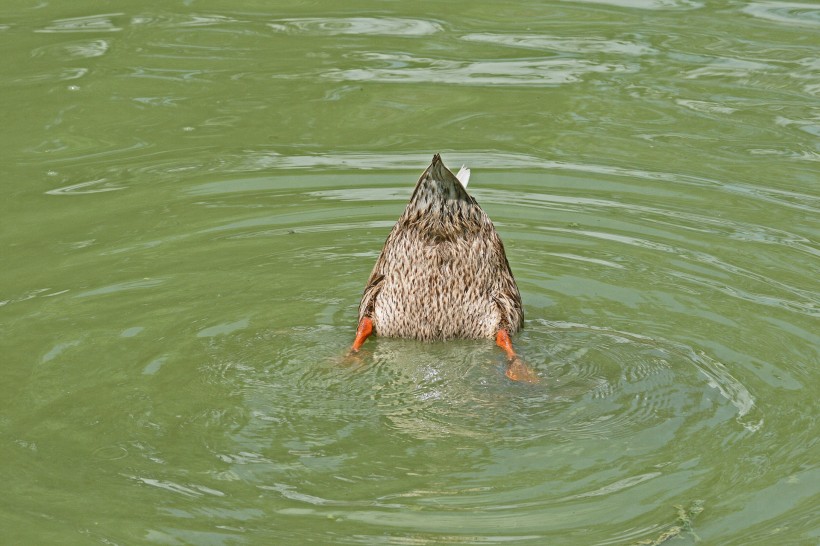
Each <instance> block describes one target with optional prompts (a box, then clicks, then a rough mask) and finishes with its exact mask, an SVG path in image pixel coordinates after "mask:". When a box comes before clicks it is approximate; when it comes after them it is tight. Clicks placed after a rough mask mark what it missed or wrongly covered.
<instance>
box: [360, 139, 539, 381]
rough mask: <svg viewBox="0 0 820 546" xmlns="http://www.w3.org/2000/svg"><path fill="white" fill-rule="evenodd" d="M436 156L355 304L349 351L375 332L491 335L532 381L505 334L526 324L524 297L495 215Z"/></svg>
mask: <svg viewBox="0 0 820 546" xmlns="http://www.w3.org/2000/svg"><path fill="white" fill-rule="evenodd" d="M469 177H470V171H469V170H468V169H465V168H464V167H462V169H461V170H460V171H459V173H458V175H454V174H453V173H452V172H451V171H450V170H449V169H448V168H447V167H446V166H445V165H444V163H443V162H442V160H441V156H439V155H438V154H436V155H434V156H433V161H432V163H430V166H429V167H427V169H426V170H425V171H424V172H423V173H422V175H421V178H419V181H418V182H416V187H415V189H414V190H413V195H412V197H410V202H409V203H408V204H407V208H406V209H405V210H404V213H402V215H401V216H400V217H399V219H398V221H397V222H396V225H395V226H393V229H392V230H391V231H390V235H388V236H387V240H386V241H385V243H384V247H383V248H382V251H381V253H380V254H379V258H378V259H377V260H376V265H375V267H373V272H372V273H371V274H370V278H369V279H368V281H367V285H366V286H365V289H364V294H363V295H362V300H361V303H360V304H359V326H358V329H357V331H356V339H355V340H354V342H353V347H352V348H351V352H352V353H355V352H358V351H359V348H360V347H361V346H362V344H363V343H364V342H365V340H366V339H367V338H368V337H369V336H370V335H371V334H376V335H379V336H385V337H402V338H413V339H419V340H424V341H434V340H447V339H455V338H466V339H481V338H488V339H495V342H496V344H497V345H498V346H499V347H501V348H502V349H504V351H505V352H506V354H507V357H508V365H507V370H506V375H507V377H509V378H510V379H513V380H516V381H526V382H535V381H537V378H536V376H535V374H534V373H533V371H532V370H531V369H530V368H529V367H528V366H527V365H526V364H524V362H523V361H522V360H521V359H520V358H519V357H518V356H517V355H516V353H515V350H514V349H513V346H512V342H511V341H510V336H512V335H513V334H515V333H516V332H518V331H519V330H520V329H521V328H522V327H523V325H524V312H523V309H522V308H521V295H520V294H519V292H518V286H516V284H515V279H514V278H513V274H512V271H511V270H510V264H509V262H508V261H507V256H506V254H505V253H504V244H503V243H502V242H501V238H500V237H499V236H498V233H497V232H496V230H495V227H494V226H493V223H492V221H490V218H489V217H488V216H487V214H486V213H485V212H484V211H483V210H482V209H481V207H480V206H479V205H478V203H477V202H476V200H475V199H474V198H473V197H471V196H470V195H469V194H468V193H467V183H468V181H469Z"/></svg>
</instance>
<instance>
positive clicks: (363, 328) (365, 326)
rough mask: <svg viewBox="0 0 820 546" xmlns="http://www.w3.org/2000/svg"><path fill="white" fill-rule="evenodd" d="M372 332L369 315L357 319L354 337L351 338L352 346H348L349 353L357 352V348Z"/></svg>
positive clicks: (371, 322)
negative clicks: (357, 324)
mask: <svg viewBox="0 0 820 546" xmlns="http://www.w3.org/2000/svg"><path fill="white" fill-rule="evenodd" d="M372 333H373V321H372V320H371V319H370V317H362V320H360V321H359V327H358V328H357V329H356V339H354V340H353V346H352V347H351V348H350V353H349V354H353V353H358V352H359V349H360V348H361V346H362V345H364V342H365V341H367V338H368V337H370V334H372Z"/></svg>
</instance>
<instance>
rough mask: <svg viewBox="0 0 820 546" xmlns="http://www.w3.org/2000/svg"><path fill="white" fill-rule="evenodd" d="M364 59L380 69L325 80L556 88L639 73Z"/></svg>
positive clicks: (569, 62) (613, 68) (536, 63)
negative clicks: (602, 76) (600, 76)
mask: <svg viewBox="0 0 820 546" xmlns="http://www.w3.org/2000/svg"><path fill="white" fill-rule="evenodd" d="M360 59H361V61H363V62H365V63H368V64H370V65H376V66H371V67H368V68H350V69H333V70H328V71H327V72H324V73H323V74H322V77H323V78H327V79H330V80H334V81H376V82H385V83H397V82H401V83H418V82H426V83H445V84H459V85H489V86H494V85H500V86H519V85H520V86H553V85H563V84H568V83H574V82H578V81H580V80H581V78H582V77H583V76H585V75H587V74H594V73H614V72H621V73H625V72H636V71H637V70H638V68H637V66H634V65H628V64H620V63H596V62H593V61H590V60H585V59H543V58H537V59H511V60H487V61H456V60H447V59H430V58H424V57H414V56H411V55H404V54H389V53H364V54H362V55H360Z"/></svg>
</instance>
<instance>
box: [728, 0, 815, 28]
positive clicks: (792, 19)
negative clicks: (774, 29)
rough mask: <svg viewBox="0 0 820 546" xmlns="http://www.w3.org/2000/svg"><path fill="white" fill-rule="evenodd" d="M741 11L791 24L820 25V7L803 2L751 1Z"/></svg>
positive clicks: (760, 17) (768, 19) (767, 19)
mask: <svg viewBox="0 0 820 546" xmlns="http://www.w3.org/2000/svg"><path fill="white" fill-rule="evenodd" d="M741 11H742V12H743V13H745V14H747V15H751V16H752V17H757V18H759V19H765V20H766V21H773V22H775V23H781V24H784V25H789V26H813V27H817V26H820V7H818V5H817V4H804V3H801V2H750V3H748V4H747V5H745V6H743V8H742V9H741Z"/></svg>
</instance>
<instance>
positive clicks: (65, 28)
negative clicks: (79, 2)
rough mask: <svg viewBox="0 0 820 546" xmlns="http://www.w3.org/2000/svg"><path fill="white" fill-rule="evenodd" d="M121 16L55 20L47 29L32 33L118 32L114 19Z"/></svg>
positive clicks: (113, 14)
mask: <svg viewBox="0 0 820 546" xmlns="http://www.w3.org/2000/svg"><path fill="white" fill-rule="evenodd" d="M122 15H123V14H122V13H105V14H100V15H87V16H85V17H72V18H69V19H57V20H56V21H54V22H52V23H51V24H50V25H48V26H47V27H45V28H41V29H38V30H35V31H34V32H45V33H74V32H120V31H121V30H122V27H120V26H117V25H116V24H115V23H114V19H115V18H117V17H121V16H122Z"/></svg>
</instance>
